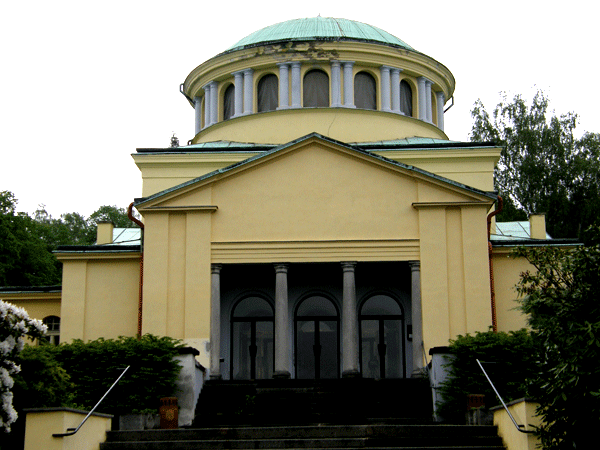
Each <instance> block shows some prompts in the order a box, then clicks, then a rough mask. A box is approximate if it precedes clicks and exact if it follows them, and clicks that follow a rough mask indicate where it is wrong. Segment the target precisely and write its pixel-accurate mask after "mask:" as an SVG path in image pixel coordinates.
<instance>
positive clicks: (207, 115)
mask: <svg viewBox="0 0 600 450" xmlns="http://www.w3.org/2000/svg"><path fill="white" fill-rule="evenodd" d="M202 89H204V128H206V127H208V126H210V83H208V84H207V85H206V86H204V87H203V88H202Z"/></svg>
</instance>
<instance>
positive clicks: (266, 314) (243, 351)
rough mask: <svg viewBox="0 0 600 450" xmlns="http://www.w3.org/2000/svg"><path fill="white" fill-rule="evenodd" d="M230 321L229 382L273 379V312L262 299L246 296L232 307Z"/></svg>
mask: <svg viewBox="0 0 600 450" xmlns="http://www.w3.org/2000/svg"><path fill="white" fill-rule="evenodd" d="M231 320H232V322H231V374H230V375H231V379H232V380H257V379H268V378H271V377H272V376H273V367H274V346H273V335H274V329H273V328H274V327H273V310H272V308H271V305H270V304H269V303H268V302H267V301H266V300H264V299H261V298H257V297H250V298H246V299H244V300H242V301H241V302H239V303H238V304H237V305H236V307H235V308H234V312H233V316H232V319H231Z"/></svg>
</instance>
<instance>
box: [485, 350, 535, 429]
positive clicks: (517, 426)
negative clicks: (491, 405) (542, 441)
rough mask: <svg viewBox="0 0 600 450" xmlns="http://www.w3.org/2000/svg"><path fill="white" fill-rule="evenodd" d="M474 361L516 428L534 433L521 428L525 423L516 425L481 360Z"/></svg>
mask: <svg viewBox="0 0 600 450" xmlns="http://www.w3.org/2000/svg"><path fill="white" fill-rule="evenodd" d="M475 361H477V364H479V367H480V368H481V371H482V372H483V374H484V375H485V377H486V378H487V380H488V383H490V386H492V389H493V390H494V392H495V393H496V396H497V397H498V399H499V400H500V402H501V403H502V406H504V409H505V410H506V412H507V413H508V416H509V417H510V420H512V423H514V424H515V427H516V428H517V430H519V431H520V432H521V433H534V431H532V430H523V429H522V428H525V425H518V424H517V421H516V420H515V418H514V417H513V415H512V414H511V413H510V411H509V410H508V407H507V406H506V403H504V400H502V397H501V396H500V394H499V393H498V390H497V389H496V386H494V383H492V380H490V377H489V376H488V374H487V372H486V371H485V369H484V368H483V366H482V365H481V362H480V361H479V360H478V359H475Z"/></svg>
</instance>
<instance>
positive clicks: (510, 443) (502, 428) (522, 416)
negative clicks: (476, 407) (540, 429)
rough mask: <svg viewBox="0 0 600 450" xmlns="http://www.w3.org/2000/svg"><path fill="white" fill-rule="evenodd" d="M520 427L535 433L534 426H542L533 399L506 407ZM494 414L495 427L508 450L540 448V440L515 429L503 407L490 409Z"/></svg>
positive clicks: (515, 402)
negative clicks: (522, 426) (523, 426)
mask: <svg viewBox="0 0 600 450" xmlns="http://www.w3.org/2000/svg"><path fill="white" fill-rule="evenodd" d="M506 406H507V407H508V410H509V411H510V413H511V414H512V416H513V417H514V418H515V420H516V421H517V424H518V425H525V428H523V429H524V430H527V431H533V429H534V428H533V427H534V426H539V425H540V419H539V417H537V416H536V415H535V409H536V408H537V406H538V404H537V403H536V402H534V401H532V400H531V399H526V398H522V399H518V400H514V401H512V402H510V403H507V405H506ZM490 410H491V411H492V412H493V413H494V425H496V426H497V427H498V434H499V435H500V436H501V437H502V440H503V441H504V445H505V446H506V449H507V450H535V449H537V448H539V440H538V438H537V437H536V436H535V435H534V434H531V433H522V432H520V431H519V430H517V428H516V427H515V424H514V423H513V422H512V420H511V419H510V416H509V415H508V413H507V412H506V410H505V409H504V407H503V406H495V407H493V408H490Z"/></svg>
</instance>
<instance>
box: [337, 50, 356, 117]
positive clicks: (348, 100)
mask: <svg viewBox="0 0 600 450" xmlns="http://www.w3.org/2000/svg"><path fill="white" fill-rule="evenodd" d="M341 63H342V66H343V67H344V107H346V108H356V106H354V74H353V72H352V66H354V61H341Z"/></svg>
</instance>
